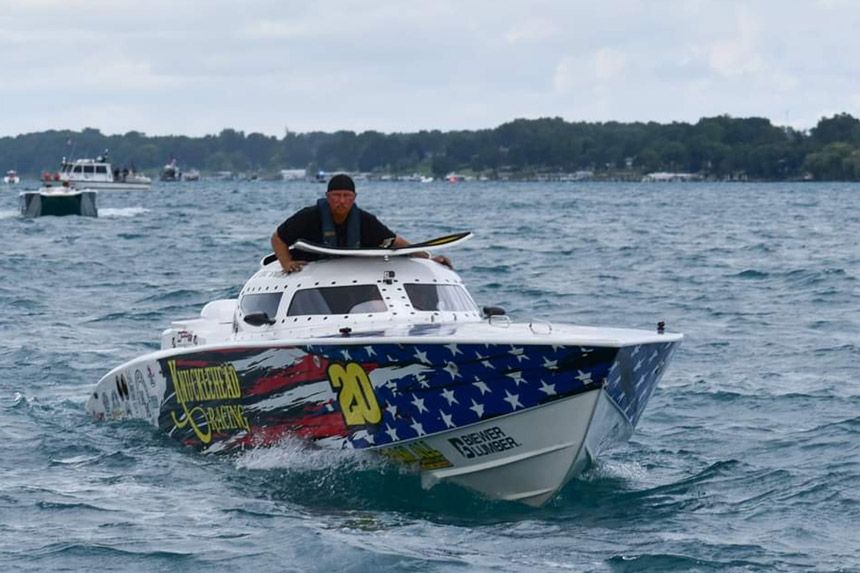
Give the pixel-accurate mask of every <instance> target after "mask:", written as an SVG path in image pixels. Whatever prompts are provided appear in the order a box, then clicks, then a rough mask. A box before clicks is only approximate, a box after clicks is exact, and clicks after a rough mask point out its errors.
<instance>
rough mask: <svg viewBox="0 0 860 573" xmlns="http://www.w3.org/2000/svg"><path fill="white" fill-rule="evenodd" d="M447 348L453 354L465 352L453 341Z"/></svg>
mask: <svg viewBox="0 0 860 573" xmlns="http://www.w3.org/2000/svg"><path fill="white" fill-rule="evenodd" d="M445 348H447V349H448V350H450V351H451V355H452V356H457V355H458V354H463V351H462V350H460V349H459V348H457V344H456V343H454V342H452V343H451V344H446V345H445Z"/></svg>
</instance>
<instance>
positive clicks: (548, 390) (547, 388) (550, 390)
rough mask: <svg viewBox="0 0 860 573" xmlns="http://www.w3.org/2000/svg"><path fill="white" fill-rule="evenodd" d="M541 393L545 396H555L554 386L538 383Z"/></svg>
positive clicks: (542, 382)
mask: <svg viewBox="0 0 860 573" xmlns="http://www.w3.org/2000/svg"><path fill="white" fill-rule="evenodd" d="M538 390H540V391H541V392H543V393H544V394H546V395H547V396H554V395H555V393H556V392H555V384H547V383H546V382H544V381H543V380H541V381H540V388H538Z"/></svg>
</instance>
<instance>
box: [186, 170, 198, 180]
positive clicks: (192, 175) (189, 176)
mask: <svg viewBox="0 0 860 573" xmlns="http://www.w3.org/2000/svg"><path fill="white" fill-rule="evenodd" d="M182 180H183V181H200V171H198V170H197V169H189V170H188V171H186V172H185V173H183V174H182Z"/></svg>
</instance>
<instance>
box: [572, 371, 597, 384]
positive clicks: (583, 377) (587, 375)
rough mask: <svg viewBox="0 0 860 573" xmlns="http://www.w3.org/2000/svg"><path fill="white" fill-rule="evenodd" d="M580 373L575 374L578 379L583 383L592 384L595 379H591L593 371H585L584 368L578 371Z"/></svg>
mask: <svg viewBox="0 0 860 573" xmlns="http://www.w3.org/2000/svg"><path fill="white" fill-rule="evenodd" d="M576 372H577V373H578V374H577V376H574V378H575V379H576V380H579V381H580V382H582V383H583V384H591V383H592V382H594V380H592V379H591V372H583V371H582V370H577V371H576Z"/></svg>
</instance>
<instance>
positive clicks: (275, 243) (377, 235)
mask: <svg viewBox="0 0 860 573" xmlns="http://www.w3.org/2000/svg"><path fill="white" fill-rule="evenodd" d="M355 196H356V192H355V182H354V181H353V180H352V178H351V177H350V176H349V175H344V174H338V175H335V176H334V177H332V178H331V179H329V182H328V187H327V188H326V194H325V198H324V199H320V200H318V201H317V203H316V205H311V206H310V207H305V208H304V209H302V210H300V211H298V212H297V213H295V214H294V215H292V216H291V217H290V218H289V219H287V220H286V221H284V222H283V223H281V225H280V226H279V227H278V228H277V229H276V230H275V232H274V233H273V234H272V248H273V249H274V251H275V255H276V256H277V257H278V261H279V262H280V263H281V268H282V269H283V270H284V272H285V273H292V272H295V271H300V270H302V267H303V266H304V265H305V263H306V262H309V261H314V260H317V259H319V258H320V255H316V254H314V253H306V252H304V251H300V250H296V251H294V252H290V245H292V244H293V243H295V242H296V241H298V240H299V239H304V240H306V241H310V242H312V243H318V244H320V245H325V246H327V247H339V248H351V249H358V248H379V247H408V246H409V241H407V240H406V239H404V238H403V237H401V236H399V235H397V234H395V233H394V232H393V231H392V230H391V229H389V228H388V227H386V226H385V225H384V224H383V223H382V222H380V221H379V219H377V218H376V216H375V215H373V214H371V213H368V212H367V211H365V210H363V209H359V208H358V206H357V205H356V204H355ZM416 256H423V258H430V255H429V253H422V254H418V255H416ZM432 259H433V260H434V261H436V262H437V263H439V264H443V265H445V266H448V267H451V261H450V259H448V257H445V256H441V255H440V256H436V257H432ZM452 268H453V267H452Z"/></svg>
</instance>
